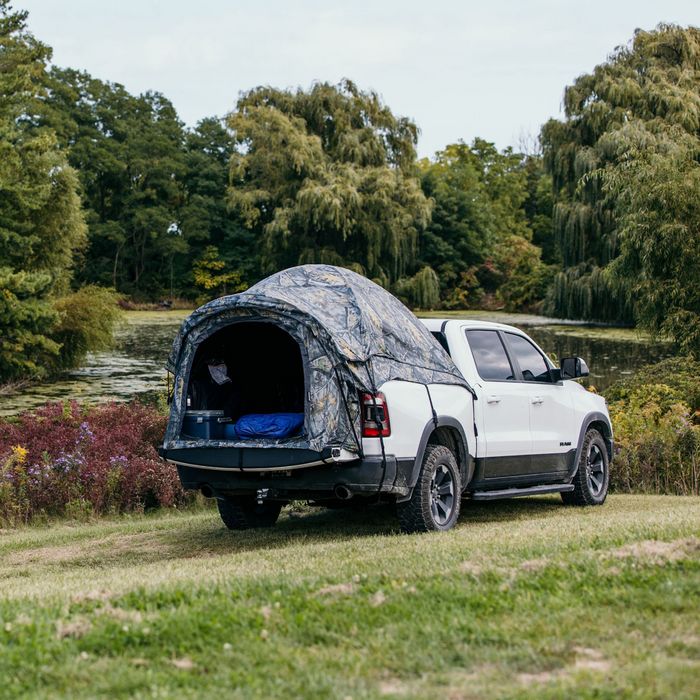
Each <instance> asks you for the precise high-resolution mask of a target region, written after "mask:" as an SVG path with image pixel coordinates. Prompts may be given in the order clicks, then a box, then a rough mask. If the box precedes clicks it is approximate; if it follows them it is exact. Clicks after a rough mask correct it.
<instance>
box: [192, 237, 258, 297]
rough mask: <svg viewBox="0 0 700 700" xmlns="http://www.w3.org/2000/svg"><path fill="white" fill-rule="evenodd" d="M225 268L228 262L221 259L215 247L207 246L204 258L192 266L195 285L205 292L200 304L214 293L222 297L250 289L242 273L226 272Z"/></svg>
mask: <svg viewBox="0 0 700 700" xmlns="http://www.w3.org/2000/svg"><path fill="white" fill-rule="evenodd" d="M225 267H226V262H225V261H224V260H220V259H219V251H218V250H217V248H216V246H213V245H210V246H207V248H206V250H205V251H204V254H203V255H202V257H201V258H199V259H198V260H195V261H194V263H193V264H192V269H193V272H194V283H195V284H196V285H197V286H198V287H200V288H201V289H203V290H204V292H205V294H204V296H203V297H202V298H201V300H199V302H200V303H205V302H206V301H209V299H211V297H212V293H213V294H214V295H217V290H219V291H220V292H221V294H222V295H226V294H236V293H238V292H244V291H245V290H246V289H248V285H247V284H245V282H243V280H242V278H241V273H240V272H235V271H234V272H224V269H225Z"/></svg>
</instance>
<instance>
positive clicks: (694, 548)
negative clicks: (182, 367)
mask: <svg viewBox="0 0 700 700" xmlns="http://www.w3.org/2000/svg"><path fill="white" fill-rule="evenodd" d="M698 556H700V539H698V538H696V537H690V538H687V539H680V540H674V541H673V542H663V541H661V540H644V541H642V542H635V543H634V544H628V545H625V546H624V547H618V548H616V549H613V550H611V551H610V552H607V553H605V554H603V555H601V558H602V559H604V560H609V559H640V560H643V561H647V562H649V563H651V564H656V565H657V566H663V565H664V564H667V563H669V562H676V561H681V560H683V559H695V558H698Z"/></svg>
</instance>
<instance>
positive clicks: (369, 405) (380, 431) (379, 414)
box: [362, 394, 391, 437]
mask: <svg viewBox="0 0 700 700" xmlns="http://www.w3.org/2000/svg"><path fill="white" fill-rule="evenodd" d="M380 435H381V436H382V437H389V435H391V426H390V425H389V407H388V406H387V405H386V398H385V397H384V394H377V395H376V396H374V397H373V396H372V395H371V394H362V437H379V436H380Z"/></svg>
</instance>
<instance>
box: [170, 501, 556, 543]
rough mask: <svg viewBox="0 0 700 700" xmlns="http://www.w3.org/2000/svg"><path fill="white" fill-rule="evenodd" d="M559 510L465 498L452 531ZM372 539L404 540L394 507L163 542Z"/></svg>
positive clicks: (216, 526) (212, 523)
mask: <svg viewBox="0 0 700 700" xmlns="http://www.w3.org/2000/svg"><path fill="white" fill-rule="evenodd" d="M562 508H564V506H563V504H562V503H561V501H560V500H559V498H558V497H549V498H543V497H537V498H521V499H513V500H510V501H491V502H483V501H472V500H469V499H465V500H464V501H463V502H462V514H461V516H460V519H459V521H458V523H457V528H458V529H462V528H469V527H470V525H475V524H488V523H493V522H499V523H504V522H509V521H518V520H539V519H546V518H548V517H550V516H552V515H555V514H556V513H558V512H560V511H561V510H562ZM377 536H380V537H381V536H398V537H404V536H405V535H403V534H402V533H401V531H400V529H399V523H398V520H397V518H396V510H395V506H394V505H392V504H389V503H382V504H373V505H369V506H366V507H364V508H343V509H333V510H327V509H324V508H318V509H316V508H313V509H310V510H309V511H302V512H300V513H299V512H294V511H291V512H289V511H288V512H286V513H284V514H283V516H282V517H281V518H280V521H279V522H278V523H277V525H275V526H274V527H272V528H266V529H260V530H247V531H242V532H241V531H230V530H227V529H226V528H225V526H224V525H223V523H220V522H219V521H217V520H209V519H208V520H207V521H206V522H204V523H202V524H201V529H200V530H199V532H193V531H188V532H182V531H169V532H168V533H167V535H166V537H167V539H168V541H169V543H170V544H172V545H174V546H175V547H176V548H177V549H178V550H179V551H180V553H181V554H180V556H181V557H188V556H195V557H196V556H202V555H203V554H205V553H206V554H207V555H209V556H211V555H225V554H232V553H243V552H250V551H264V550H275V549H278V548H283V547H287V546H289V545H290V544H292V543H294V542H295V541H298V542H304V543H305V544H308V545H313V544H324V543H328V542H342V541H345V540H352V539H356V538H362V537H377Z"/></svg>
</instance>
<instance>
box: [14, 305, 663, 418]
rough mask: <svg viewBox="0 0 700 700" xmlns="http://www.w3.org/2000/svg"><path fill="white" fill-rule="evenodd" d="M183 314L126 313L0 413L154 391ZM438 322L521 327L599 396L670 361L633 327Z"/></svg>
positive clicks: (539, 320)
mask: <svg viewBox="0 0 700 700" xmlns="http://www.w3.org/2000/svg"><path fill="white" fill-rule="evenodd" d="M188 313H189V312H187V311H130V312H128V313H127V323H126V325H125V326H124V328H122V329H121V330H120V331H119V333H118V336H117V341H118V342H117V347H116V348H115V349H114V350H113V351H112V352H109V353H101V354H97V355H91V356H89V357H88V358H87V361H86V363H85V366H84V367H81V368H80V369H77V370H72V371H70V372H66V373H65V374H63V375H61V376H60V377H58V378H56V379H52V380H49V381H45V382H41V383H39V384H35V385H34V386H30V387H28V388H26V389H23V390H22V391H19V392H17V393H15V394H11V395H8V396H2V397H0V416H7V415H12V414H15V413H19V412H21V411H25V410H31V409H32V408H35V407H37V406H40V405H41V404H43V403H44V402H45V401H47V400H52V401H57V400H59V399H64V400H65V399H73V398H76V399H88V400H91V401H101V400H105V398H115V399H116V400H118V401H126V400H128V399H129V398H130V397H131V396H134V395H137V396H144V395H149V394H153V393H154V392H155V391H156V390H158V389H159V388H160V387H162V386H163V382H164V377H165V370H164V369H163V365H164V364H165V360H166V359H167V357H168V353H169V351H170V346H171V344H172V341H173V339H174V337H175V334H176V333H177V329H178V328H179V326H180V323H181V322H182V320H183V319H184V318H185V317H186V316H187V315H188ZM430 315H431V316H437V317H445V318H447V317H449V318H455V319H459V318H462V319H467V318H470V319H479V320H484V321H497V322H499V323H508V324H511V325H514V326H518V327H519V328H522V329H523V330H524V331H525V332H526V333H528V334H529V335H530V336H531V337H532V338H533V339H534V340H535V342H536V343H537V344H538V345H539V346H540V347H541V348H542V349H543V350H544V351H545V352H547V353H548V354H549V355H550V357H556V358H558V359H561V358H562V357H572V356H574V357H582V358H583V359H584V360H586V362H587V363H588V366H589V368H590V370H591V376H590V377H589V378H588V379H587V380H585V384H586V385H593V386H595V388H596V389H597V390H598V391H602V390H604V389H605V388H606V387H608V386H610V384H612V383H613V382H615V381H617V380H618V379H621V378H623V377H626V376H629V375H631V374H633V373H634V371H635V370H636V369H638V368H639V367H642V366H643V365H646V364H650V363H653V362H659V361H660V360H663V359H665V358H666V357H670V356H671V355H672V354H673V352H672V348H671V346H670V345H668V344H663V343H661V344H657V345H649V344H648V343H647V342H646V341H645V339H643V338H642V337H640V336H639V335H638V334H637V332H636V331H635V330H633V329H628V328H609V327H600V326H586V325H578V324H574V323H569V322H566V323H561V322H553V321H552V319H550V318H544V317H542V316H530V315H525V314H506V313H500V312H489V311H460V312H436V313H433V314H430Z"/></svg>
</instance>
